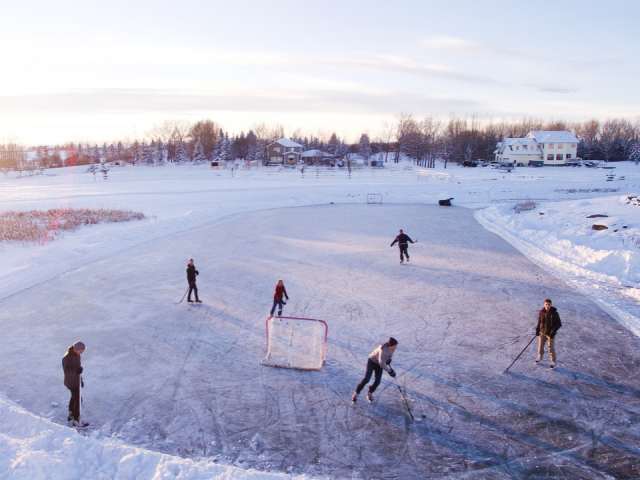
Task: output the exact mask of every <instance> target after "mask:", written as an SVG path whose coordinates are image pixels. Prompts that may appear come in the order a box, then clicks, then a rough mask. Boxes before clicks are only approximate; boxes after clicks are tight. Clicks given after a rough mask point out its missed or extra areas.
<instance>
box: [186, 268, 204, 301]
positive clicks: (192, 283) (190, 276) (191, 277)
mask: <svg viewBox="0 0 640 480" xmlns="http://www.w3.org/2000/svg"><path fill="white" fill-rule="evenodd" d="M199 273H200V272H198V270H196V267H195V265H194V264H193V258H190V259H189V263H188V264H187V282H189V295H187V302H191V303H193V300H191V292H192V291H193V292H194V293H195V294H196V303H202V300H200V299H198V287H196V275H198V274H199ZM183 298H184V297H183Z"/></svg>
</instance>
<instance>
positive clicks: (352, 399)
mask: <svg viewBox="0 0 640 480" xmlns="http://www.w3.org/2000/svg"><path fill="white" fill-rule="evenodd" d="M351 401H352V402H353V403H356V402H357V401H358V392H353V396H352V397H351Z"/></svg>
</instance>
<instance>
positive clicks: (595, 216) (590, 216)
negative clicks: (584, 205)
mask: <svg viewBox="0 0 640 480" xmlns="http://www.w3.org/2000/svg"><path fill="white" fill-rule="evenodd" d="M608 216H609V215H602V214H600V213H594V214H593V215H589V216H588V217H587V218H600V217H602V218H607V217H608Z"/></svg>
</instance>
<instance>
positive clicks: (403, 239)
mask: <svg viewBox="0 0 640 480" xmlns="http://www.w3.org/2000/svg"><path fill="white" fill-rule="evenodd" d="M396 242H397V243H398V247H399V248H400V263H402V254H403V253H404V256H405V257H406V258H407V262H408V261H409V252H408V251H407V249H408V248H409V244H408V243H407V242H411V243H413V240H411V239H410V238H409V235H405V234H404V233H402V230H400V234H399V235H398V236H397V237H396V239H395V240H394V241H393V242H391V246H392V247H393V246H394V245H395V244H396Z"/></svg>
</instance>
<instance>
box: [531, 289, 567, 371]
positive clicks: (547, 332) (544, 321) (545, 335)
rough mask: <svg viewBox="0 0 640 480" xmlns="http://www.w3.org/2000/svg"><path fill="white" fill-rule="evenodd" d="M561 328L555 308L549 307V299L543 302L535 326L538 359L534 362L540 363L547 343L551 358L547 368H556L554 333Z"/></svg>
mask: <svg viewBox="0 0 640 480" xmlns="http://www.w3.org/2000/svg"><path fill="white" fill-rule="evenodd" d="M560 327H562V322H561V321H560V315H558V310H557V309H556V307H552V306H551V299H549V298H547V299H546V300H545V301H544V308H543V309H542V310H540V313H538V325H536V336H539V337H540V342H538V358H536V360H535V362H536V363H540V362H541V361H542V357H543V356H544V344H545V343H547V341H548V342H549V355H550V356H551V364H550V365H549V368H556V365H557V364H558V357H557V356H556V333H558V330H559V329H560Z"/></svg>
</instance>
